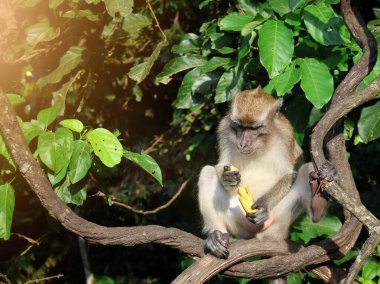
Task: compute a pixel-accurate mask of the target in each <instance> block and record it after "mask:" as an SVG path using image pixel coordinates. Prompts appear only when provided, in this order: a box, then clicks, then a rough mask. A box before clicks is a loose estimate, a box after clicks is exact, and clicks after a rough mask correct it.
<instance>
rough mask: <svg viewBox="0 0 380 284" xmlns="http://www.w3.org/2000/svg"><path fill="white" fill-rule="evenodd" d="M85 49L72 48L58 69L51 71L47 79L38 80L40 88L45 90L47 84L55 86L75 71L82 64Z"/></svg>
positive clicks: (62, 58) (62, 59)
mask: <svg viewBox="0 0 380 284" xmlns="http://www.w3.org/2000/svg"><path fill="white" fill-rule="evenodd" d="M82 53H83V48H82V47H78V46H72V47H70V48H69V50H68V51H67V52H66V53H65V55H63V56H62V57H61V59H60V60H59V65H58V67H57V68H56V69H55V70H53V71H51V72H50V73H49V74H48V75H46V76H45V77H42V78H40V79H38V81H37V83H36V85H37V87H39V88H43V87H44V86H46V85H47V84H55V83H58V82H60V81H61V80H62V78H63V77H64V76H65V75H67V74H69V73H70V72H71V71H73V70H74V69H75V68H77V67H78V66H79V64H81V63H82V61H83V58H82Z"/></svg>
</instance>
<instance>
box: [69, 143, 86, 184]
mask: <svg viewBox="0 0 380 284" xmlns="http://www.w3.org/2000/svg"><path fill="white" fill-rule="evenodd" d="M91 163H92V159H91V147H90V145H88V144H87V143H86V142H84V141H82V140H76V141H74V150H73V155H72V156H71V160H70V164H69V172H68V177H69V178H70V182H71V183H72V184H74V183H77V182H78V181H80V180H81V179H83V178H84V177H85V176H86V174H87V172H88V170H89V169H90V167H91Z"/></svg>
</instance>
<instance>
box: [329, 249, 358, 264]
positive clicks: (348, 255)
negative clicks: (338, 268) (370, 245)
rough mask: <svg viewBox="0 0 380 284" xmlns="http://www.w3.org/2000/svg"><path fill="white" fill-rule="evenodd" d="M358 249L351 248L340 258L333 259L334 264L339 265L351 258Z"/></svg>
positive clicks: (356, 253)
mask: <svg viewBox="0 0 380 284" xmlns="http://www.w3.org/2000/svg"><path fill="white" fill-rule="evenodd" d="M358 253H359V252H358V251H357V250H356V249H351V250H350V251H349V252H348V253H346V254H345V255H344V256H343V257H342V258H340V259H336V260H334V263H335V264H336V265H341V264H343V263H345V262H347V261H350V260H351V259H353V258H355V257H356V256H357V255H358Z"/></svg>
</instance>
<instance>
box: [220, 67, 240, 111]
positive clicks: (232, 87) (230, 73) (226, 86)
mask: <svg viewBox="0 0 380 284" xmlns="http://www.w3.org/2000/svg"><path fill="white" fill-rule="evenodd" d="M240 72H241V70H239V69H238V66H237V67H236V68H232V69H230V70H227V71H226V72H224V73H223V75H222V76H221V77H220V79H219V82H218V85H217V86H216V91H215V103H217V104H219V103H224V102H227V101H230V100H231V99H232V97H233V96H234V95H235V93H236V92H237V91H238V90H239V88H240V87H241V85H240V83H241V82H239V81H241V75H240Z"/></svg>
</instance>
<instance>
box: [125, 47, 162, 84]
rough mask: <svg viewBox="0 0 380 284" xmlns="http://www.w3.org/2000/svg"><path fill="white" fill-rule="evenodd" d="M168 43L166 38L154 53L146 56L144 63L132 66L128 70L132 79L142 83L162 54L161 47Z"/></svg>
mask: <svg viewBox="0 0 380 284" xmlns="http://www.w3.org/2000/svg"><path fill="white" fill-rule="evenodd" d="M167 45H168V42H167V41H166V40H163V41H161V42H160V43H158V44H157V46H156V48H155V49H154V50H153V52H152V54H151V55H150V56H149V57H148V58H146V59H145V60H144V62H143V63H140V64H137V65H135V66H133V67H132V68H131V70H130V71H129V72H128V76H129V77H130V78H131V79H132V80H135V81H136V82H137V84H139V83H141V82H142V81H143V80H144V79H145V78H146V76H148V74H149V72H150V69H152V66H153V64H154V62H155V61H156V60H157V58H158V56H159V55H160V52H161V49H162V48H163V47H164V46H167Z"/></svg>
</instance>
